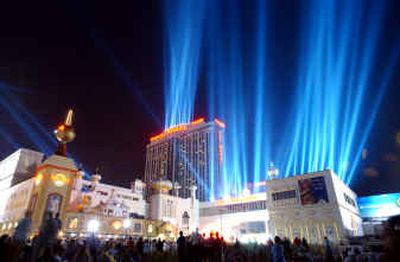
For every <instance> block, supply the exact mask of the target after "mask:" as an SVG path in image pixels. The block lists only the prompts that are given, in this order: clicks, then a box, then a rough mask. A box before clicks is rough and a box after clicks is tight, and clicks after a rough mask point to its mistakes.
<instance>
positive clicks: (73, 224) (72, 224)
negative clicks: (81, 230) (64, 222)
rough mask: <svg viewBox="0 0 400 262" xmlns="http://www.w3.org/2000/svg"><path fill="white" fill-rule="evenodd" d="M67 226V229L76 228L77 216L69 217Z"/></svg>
mask: <svg viewBox="0 0 400 262" xmlns="http://www.w3.org/2000/svg"><path fill="white" fill-rule="evenodd" d="M68 228H69V229H77V228H78V218H77V217H74V218H70V219H69V221H68Z"/></svg>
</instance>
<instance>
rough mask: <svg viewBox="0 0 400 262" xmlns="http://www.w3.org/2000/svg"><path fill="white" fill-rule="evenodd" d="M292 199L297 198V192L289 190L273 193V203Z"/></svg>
mask: <svg viewBox="0 0 400 262" xmlns="http://www.w3.org/2000/svg"><path fill="white" fill-rule="evenodd" d="M290 198H296V190H288V191H281V192H276V193H272V200H273V201H277V200H284V199H290Z"/></svg>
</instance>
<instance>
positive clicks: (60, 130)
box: [54, 109, 76, 156]
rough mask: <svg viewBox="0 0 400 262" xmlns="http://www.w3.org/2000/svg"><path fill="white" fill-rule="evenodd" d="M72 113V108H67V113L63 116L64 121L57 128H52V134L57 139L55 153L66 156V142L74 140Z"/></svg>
mask: <svg viewBox="0 0 400 262" xmlns="http://www.w3.org/2000/svg"><path fill="white" fill-rule="evenodd" d="M73 114H74V112H73V111H72V109H70V110H68V114H67V117H66V118H65V121H64V123H62V124H60V125H58V126H57V128H56V129H55V130H54V135H55V136H56V138H57V140H58V148H57V151H56V155H59V156H67V143H69V142H71V141H72V140H74V138H75V136H76V134H75V130H74V128H73V126H72V117H73Z"/></svg>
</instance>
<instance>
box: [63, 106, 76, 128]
mask: <svg viewBox="0 0 400 262" xmlns="http://www.w3.org/2000/svg"><path fill="white" fill-rule="evenodd" d="M73 114H74V111H72V109H70V110H68V114H67V117H66V118H65V122H64V124H65V125H66V126H72V115H73Z"/></svg>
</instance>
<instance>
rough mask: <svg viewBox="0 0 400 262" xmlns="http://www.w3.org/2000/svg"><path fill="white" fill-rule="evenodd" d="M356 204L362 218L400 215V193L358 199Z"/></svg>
mask: <svg viewBox="0 0 400 262" xmlns="http://www.w3.org/2000/svg"><path fill="white" fill-rule="evenodd" d="M357 204H358V207H359V209H360V215H361V217H363V218H374V217H390V216H395V215H400V193H393V194H382V195H374V196H367V197H359V198H358V199H357Z"/></svg>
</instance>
